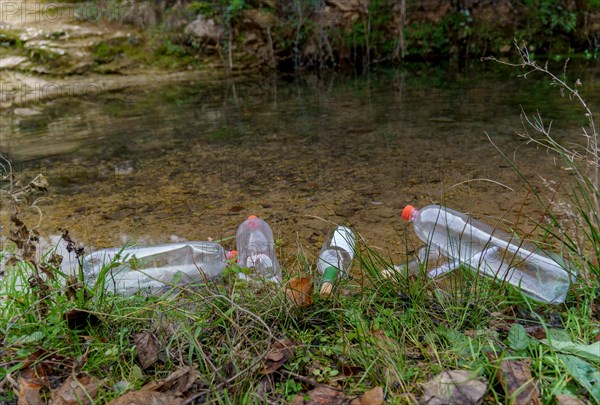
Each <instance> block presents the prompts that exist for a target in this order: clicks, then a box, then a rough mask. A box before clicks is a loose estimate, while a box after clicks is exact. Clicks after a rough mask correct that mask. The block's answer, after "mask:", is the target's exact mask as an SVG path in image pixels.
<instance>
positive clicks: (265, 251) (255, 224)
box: [235, 215, 282, 284]
mask: <svg viewBox="0 0 600 405" xmlns="http://www.w3.org/2000/svg"><path fill="white" fill-rule="evenodd" d="M235 243H236V248H237V251H238V264H239V265H240V266H241V267H245V268H248V269H250V270H252V274H249V275H246V274H242V273H240V277H241V278H243V279H261V280H267V281H272V282H274V283H277V284H279V283H281V281H282V276H281V267H280V266H279V262H278V261H277V256H276V255H275V240H274V239H273V231H271V228H270V227H269V224H267V223H266V222H265V221H263V220H262V219H260V218H258V217H256V216H255V215H250V216H249V217H248V218H247V219H246V220H245V221H244V222H242V223H241V224H240V226H239V227H238V230H237V233H236V235H235Z"/></svg>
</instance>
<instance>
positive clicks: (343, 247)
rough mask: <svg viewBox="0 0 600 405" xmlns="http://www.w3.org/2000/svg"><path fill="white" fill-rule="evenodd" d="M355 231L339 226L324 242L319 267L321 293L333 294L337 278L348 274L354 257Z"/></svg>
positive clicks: (318, 262) (324, 294)
mask: <svg viewBox="0 0 600 405" xmlns="http://www.w3.org/2000/svg"><path fill="white" fill-rule="evenodd" d="M354 244H355V237H354V233H353V232H352V230H351V229H350V228H347V227H345V226H338V227H337V228H335V229H334V231H333V232H332V233H331V235H330V236H329V237H328V238H327V239H326V240H325V243H323V247H322V248H321V252H320V253H319V260H318V261H317V269H318V270H319V273H320V274H321V291H320V293H321V295H323V296H326V295H329V294H331V291H332V290H333V283H334V282H335V280H336V278H338V277H341V276H343V275H348V272H349V271H350V266H352V260H353V259H354Z"/></svg>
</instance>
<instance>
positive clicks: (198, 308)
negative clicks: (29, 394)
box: [0, 246, 600, 404]
mask: <svg viewBox="0 0 600 405" xmlns="http://www.w3.org/2000/svg"><path fill="white" fill-rule="evenodd" d="M361 250H362V253H361V254H360V255H359V257H358V258H357V259H356V261H355V272H354V274H355V277H354V280H350V281H343V282H342V283H341V284H340V285H338V288H337V289H336V293H335V294H334V295H333V296H332V297H330V298H329V299H322V298H320V297H318V295H317V294H316V293H315V294H314V303H313V304H312V305H310V306H308V307H303V308H298V307H297V306H295V305H293V304H292V303H291V301H290V300H289V299H288V298H287V296H286V295H285V293H284V292H283V290H282V289H281V288H279V287H277V286H274V285H248V284H246V283H245V282H242V281H239V280H236V279H235V278H234V277H233V276H227V277H224V278H223V279H220V280H217V281H215V282H212V283H209V284H201V285H196V286H189V287H186V288H184V289H183V290H182V291H180V292H179V293H178V294H177V295H176V296H173V295H165V296H162V297H146V296H144V295H138V296H132V297H121V296H105V295H102V294H100V293H99V291H96V295H94V293H93V291H92V290H89V289H88V290H87V291H86V290H85V289H84V288H83V287H82V286H73V285H72V283H73V281H74V280H73V279H71V280H70V281H67V276H66V275H63V274H60V273H59V272H57V273H56V274H57V277H56V280H55V281H46V282H45V283H44V285H45V287H43V288H42V289H40V288H39V287H32V286H29V282H28V277H29V275H30V273H31V269H26V266H25V265H24V264H23V263H21V264H19V265H17V266H16V267H12V268H10V269H9V271H8V273H7V276H6V277H5V278H4V279H3V280H2V282H1V287H0V290H1V291H2V293H1V296H2V299H1V301H0V338H1V339H2V341H3V345H2V346H3V349H2V351H0V353H1V357H0V362H1V363H2V365H3V368H2V370H3V371H1V373H2V374H1V375H0V379H5V378H6V377H7V374H8V373H10V375H11V376H12V377H13V378H14V379H15V380H16V379H17V376H18V375H19V370H20V369H22V368H24V362H25V361H26V360H27V359H28V358H29V359H32V358H36V356H38V355H39V353H40V352H39V351H40V349H41V350H42V352H43V353H45V354H46V355H48V356H49V355H52V356H60V357H61V358H62V359H63V360H62V361H63V362H64V363H65V367H64V369H61V368H57V369H56V370H54V369H53V370H54V371H53V373H54V374H55V375H54V378H55V379H56V380H57V381H62V380H64V379H65V378H66V377H67V376H68V375H69V374H70V371H71V368H73V367H75V365H77V368H76V371H77V372H79V373H86V374H88V375H91V376H94V377H96V378H97V379H99V380H100V381H101V385H100V393H99V395H98V397H97V398H96V403H105V402H107V401H109V400H110V399H113V398H115V397H117V396H118V395H119V392H117V391H115V387H120V389H139V388H140V387H142V386H143V385H144V384H146V383H148V382H150V381H155V380H159V379H163V378H166V377H167V376H168V375H169V374H170V373H171V372H173V371H175V370H176V369H177V368H178V367H180V366H183V365H189V366H193V367H194V368H196V369H197V370H198V379H197V381H196V383H195V385H194V388H193V389H192V391H190V392H197V393H198V395H201V398H202V401H203V402H208V403H232V404H234V403H235V404H237V403H263V402H264V401H265V400H267V399H268V400H270V401H273V402H275V403H282V402H285V401H289V400H291V399H292V398H293V397H294V396H295V395H296V394H298V393H305V392H307V391H308V390H310V389H312V388H315V384H316V385H317V386H318V385H319V384H325V385H329V386H333V387H339V388H341V389H343V391H344V393H346V394H347V395H360V394H361V393H363V392H364V391H366V390H368V389H370V388H373V387H376V386H381V387H383V389H384V392H385V394H386V398H387V400H388V401H389V403H410V401H409V399H408V398H410V395H412V396H415V397H419V396H420V395H421V394H422V388H421V385H420V384H421V383H423V382H425V381H428V380H429V379H430V378H431V377H433V376H434V375H435V374H437V373H439V372H441V371H442V370H451V369H463V370H470V371H472V372H473V373H476V374H477V375H481V376H483V377H485V378H486V380H487V381H488V392H487V394H486V401H491V402H495V401H502V402H504V403H507V402H508V401H507V398H506V396H505V393H504V392H503V391H502V389H501V388H499V387H500V386H499V384H498V380H497V377H496V374H497V372H498V364H499V361H500V359H502V358H512V359H522V358H530V359H531V369H532V373H533V376H534V378H535V380H536V382H537V383H538V385H539V389H540V392H541V396H542V399H543V402H544V403H548V402H552V400H553V397H554V396H555V395H556V394H557V393H563V392H567V393H570V394H572V395H575V396H578V397H580V398H589V399H592V397H591V396H590V395H591V394H590V393H588V392H587V391H586V390H585V388H583V387H582V385H581V383H580V382H578V381H577V380H576V379H574V378H573V377H572V376H571V374H572V371H569V369H568V368H567V366H565V365H564V361H563V360H561V356H564V354H563V353H560V352H557V351H556V350H554V349H553V347H552V346H551V345H550V346H549V345H547V344H544V343H542V342H541V341H540V340H539V339H536V338H533V337H530V336H528V335H527V333H525V335H524V336H522V334H521V335H519V334H518V333H516V332H514V329H515V328H523V326H522V325H524V326H525V327H528V328H532V327H536V326H537V327H539V328H542V329H546V330H547V332H546V334H547V335H548V336H551V334H552V333H560V334H561V335H560V336H561V337H560V340H565V339H568V340H570V341H572V342H574V343H580V344H590V343H592V342H593V341H594V339H595V338H596V337H597V336H598V334H599V333H600V328H599V323H598V319H597V317H598V313H597V308H596V309H594V308H595V307H594V305H597V302H595V301H594V300H595V299H597V296H596V293H595V291H594V289H593V288H591V287H590V286H588V285H587V284H586V283H576V284H575V285H574V286H573V288H572V290H571V291H570V293H569V296H568V300H567V302H566V303H565V304H562V305H558V306H548V305H540V304H537V303H535V302H532V301H529V300H528V299H527V298H526V297H523V296H522V295H521V294H520V293H519V292H518V291H517V290H516V289H512V288H509V287H506V288H505V287H502V286H499V285H498V284H496V283H493V282H491V281H489V280H487V279H479V278H478V277H477V276H476V275H474V274H473V273H471V272H469V271H466V270H459V271H457V272H454V274H451V275H450V276H448V277H447V278H446V279H444V280H441V281H439V280H438V281H432V280H428V279H427V278H426V276H425V274H424V272H421V274H419V275H413V276H410V277H404V276H401V275H397V276H396V277H393V278H391V279H388V280H385V281H383V280H382V279H381V277H380V271H381V269H382V265H383V264H384V263H385V260H383V259H382V258H381V257H379V256H377V255H376V254H374V253H373V252H372V251H370V250H369V249H368V247H365V246H362V249H361ZM301 267H302V268H303V269H306V268H307V267H310V266H306V265H301ZM359 270H360V273H361V275H360V276H359V272H358V271H359ZM310 271H311V270H309V272H310ZM358 280H362V282H361V283H359V282H358ZM68 283H71V286H72V287H74V288H71V289H70V290H71V291H74V294H72V295H69V294H66V293H65V291H66V287H65V284H68ZM19 285H22V286H23V287H19ZM84 292H85V294H84ZM73 309H80V310H85V311H89V312H90V313H92V314H94V315H95V316H97V317H98V318H99V319H100V323H99V324H98V325H95V326H87V327H85V328H83V329H81V330H73V329H70V328H69V327H68V325H67V321H66V320H65V314H66V313H67V312H68V311H70V310H73ZM594 311H596V312H594ZM553 331H556V332H553ZM142 332H152V333H153V334H154V335H155V336H156V337H157V338H158V342H160V355H159V360H158V361H157V362H156V363H154V365H152V366H151V367H149V368H147V369H145V370H143V369H142V368H141V365H140V363H139V362H138V360H137V355H136V345H135V344H134V343H133V336H134V335H135V334H137V333H142ZM517 332H518V331H517ZM515 336H517V337H515ZM284 338H288V339H291V340H293V341H295V342H297V343H298V344H299V346H298V347H297V348H296V350H295V351H294V354H293V355H292V356H291V358H290V359H289V360H287V361H286V362H285V363H284V364H283V365H282V366H281V368H280V369H278V370H277V371H275V372H274V373H272V374H269V375H266V376H265V375H263V374H261V373H260V370H261V369H262V368H263V364H264V362H263V360H262V359H263V357H264V356H265V355H266V354H267V353H268V351H269V349H270V348H271V346H272V345H273V344H274V342H276V341H277V340H280V339H284ZM36 353H37V354H36ZM43 357H44V356H42V357H39V358H38V359H37V360H36V362H38V363H43V362H44V360H43ZM581 361H585V362H588V364H589V363H591V364H594V363H593V362H589V361H588V360H581ZM34 364H35V362H34ZM597 365H598V364H595V366H597ZM29 367H32V366H31V365H29ZM267 382H269V383H268V384H267ZM265 384H266V385H265ZM9 387H10V385H9V384H4V385H3V392H2V393H1V394H0V398H4V399H3V400H5V401H9V400H11V398H13V399H14V396H12V395H13V394H12V393H11V390H10V389H9ZM259 387H263V388H261V389H262V392H263V393H262V394H259ZM264 387H266V388H264ZM261 395H262V396H261Z"/></svg>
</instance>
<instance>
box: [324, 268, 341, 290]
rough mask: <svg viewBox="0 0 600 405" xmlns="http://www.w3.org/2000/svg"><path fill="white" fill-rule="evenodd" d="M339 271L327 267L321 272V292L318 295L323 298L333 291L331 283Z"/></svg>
mask: <svg viewBox="0 0 600 405" xmlns="http://www.w3.org/2000/svg"><path fill="white" fill-rule="evenodd" d="M338 272H339V269H337V268H336V267H333V266H329V267H327V268H326V269H325V271H324V272H323V278H322V279H321V292H320V294H321V295H323V296H325V295H329V294H331V291H332V290H333V282H334V281H335V279H336V278H337V275H338Z"/></svg>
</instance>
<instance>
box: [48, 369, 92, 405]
mask: <svg viewBox="0 0 600 405" xmlns="http://www.w3.org/2000/svg"><path fill="white" fill-rule="evenodd" d="M96 395H98V381H97V380H96V379H95V378H94V377H90V376H87V375H83V376H81V377H79V378H75V377H73V376H70V377H69V378H67V381H65V382H64V383H63V385H62V386H61V387H60V388H59V389H57V390H56V391H54V392H53V393H52V405H78V404H83V405H85V404H92V403H94V399H95V398H96Z"/></svg>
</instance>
